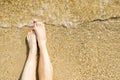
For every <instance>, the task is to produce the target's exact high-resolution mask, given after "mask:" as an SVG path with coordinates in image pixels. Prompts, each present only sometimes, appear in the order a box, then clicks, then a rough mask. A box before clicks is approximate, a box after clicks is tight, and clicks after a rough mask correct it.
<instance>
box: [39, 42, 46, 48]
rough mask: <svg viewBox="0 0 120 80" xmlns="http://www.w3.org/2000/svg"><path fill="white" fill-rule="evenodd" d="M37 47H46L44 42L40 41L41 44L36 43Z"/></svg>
mask: <svg viewBox="0 0 120 80" xmlns="http://www.w3.org/2000/svg"><path fill="white" fill-rule="evenodd" d="M38 45H39V47H40V48H41V47H45V46H46V41H41V42H38Z"/></svg>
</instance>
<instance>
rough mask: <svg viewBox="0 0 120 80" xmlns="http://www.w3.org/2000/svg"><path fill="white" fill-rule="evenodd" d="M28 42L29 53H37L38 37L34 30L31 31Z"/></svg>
mask: <svg viewBox="0 0 120 80" xmlns="http://www.w3.org/2000/svg"><path fill="white" fill-rule="evenodd" d="M27 41H28V46H29V51H30V52H36V51H37V42H36V35H35V33H34V31H33V30H31V31H30V32H29V33H28V35H27Z"/></svg>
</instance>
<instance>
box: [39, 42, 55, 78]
mask: <svg viewBox="0 0 120 80" xmlns="http://www.w3.org/2000/svg"><path fill="white" fill-rule="evenodd" d="M39 47H40V59H39V69H38V72H39V78H40V80H52V75H53V68H52V64H51V62H50V58H49V55H48V51H47V47H46V44H45V43H43V44H42V45H41V44H39Z"/></svg>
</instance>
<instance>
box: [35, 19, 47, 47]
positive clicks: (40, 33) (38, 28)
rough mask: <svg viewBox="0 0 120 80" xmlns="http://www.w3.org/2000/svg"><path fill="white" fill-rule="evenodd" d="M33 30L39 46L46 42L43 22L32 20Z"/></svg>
mask: <svg viewBox="0 0 120 80" xmlns="http://www.w3.org/2000/svg"><path fill="white" fill-rule="evenodd" d="M34 31H35V33H36V36H37V40H38V45H39V47H40V46H42V45H43V44H46V31H45V26H44V24H43V22H40V21H37V20H36V21H34Z"/></svg>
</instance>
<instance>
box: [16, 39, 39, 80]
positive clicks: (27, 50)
mask: <svg viewBox="0 0 120 80" xmlns="http://www.w3.org/2000/svg"><path fill="white" fill-rule="evenodd" d="M25 44H26V60H25V63H24V66H23V69H22V72H21V73H20V76H19V78H18V80H21V77H22V74H23V71H24V68H25V64H26V62H27V59H28V54H29V46H28V42H27V38H25ZM38 51H39V50H38ZM37 61H39V60H38V57H37ZM36 80H39V78H38V62H37V67H36Z"/></svg>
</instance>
